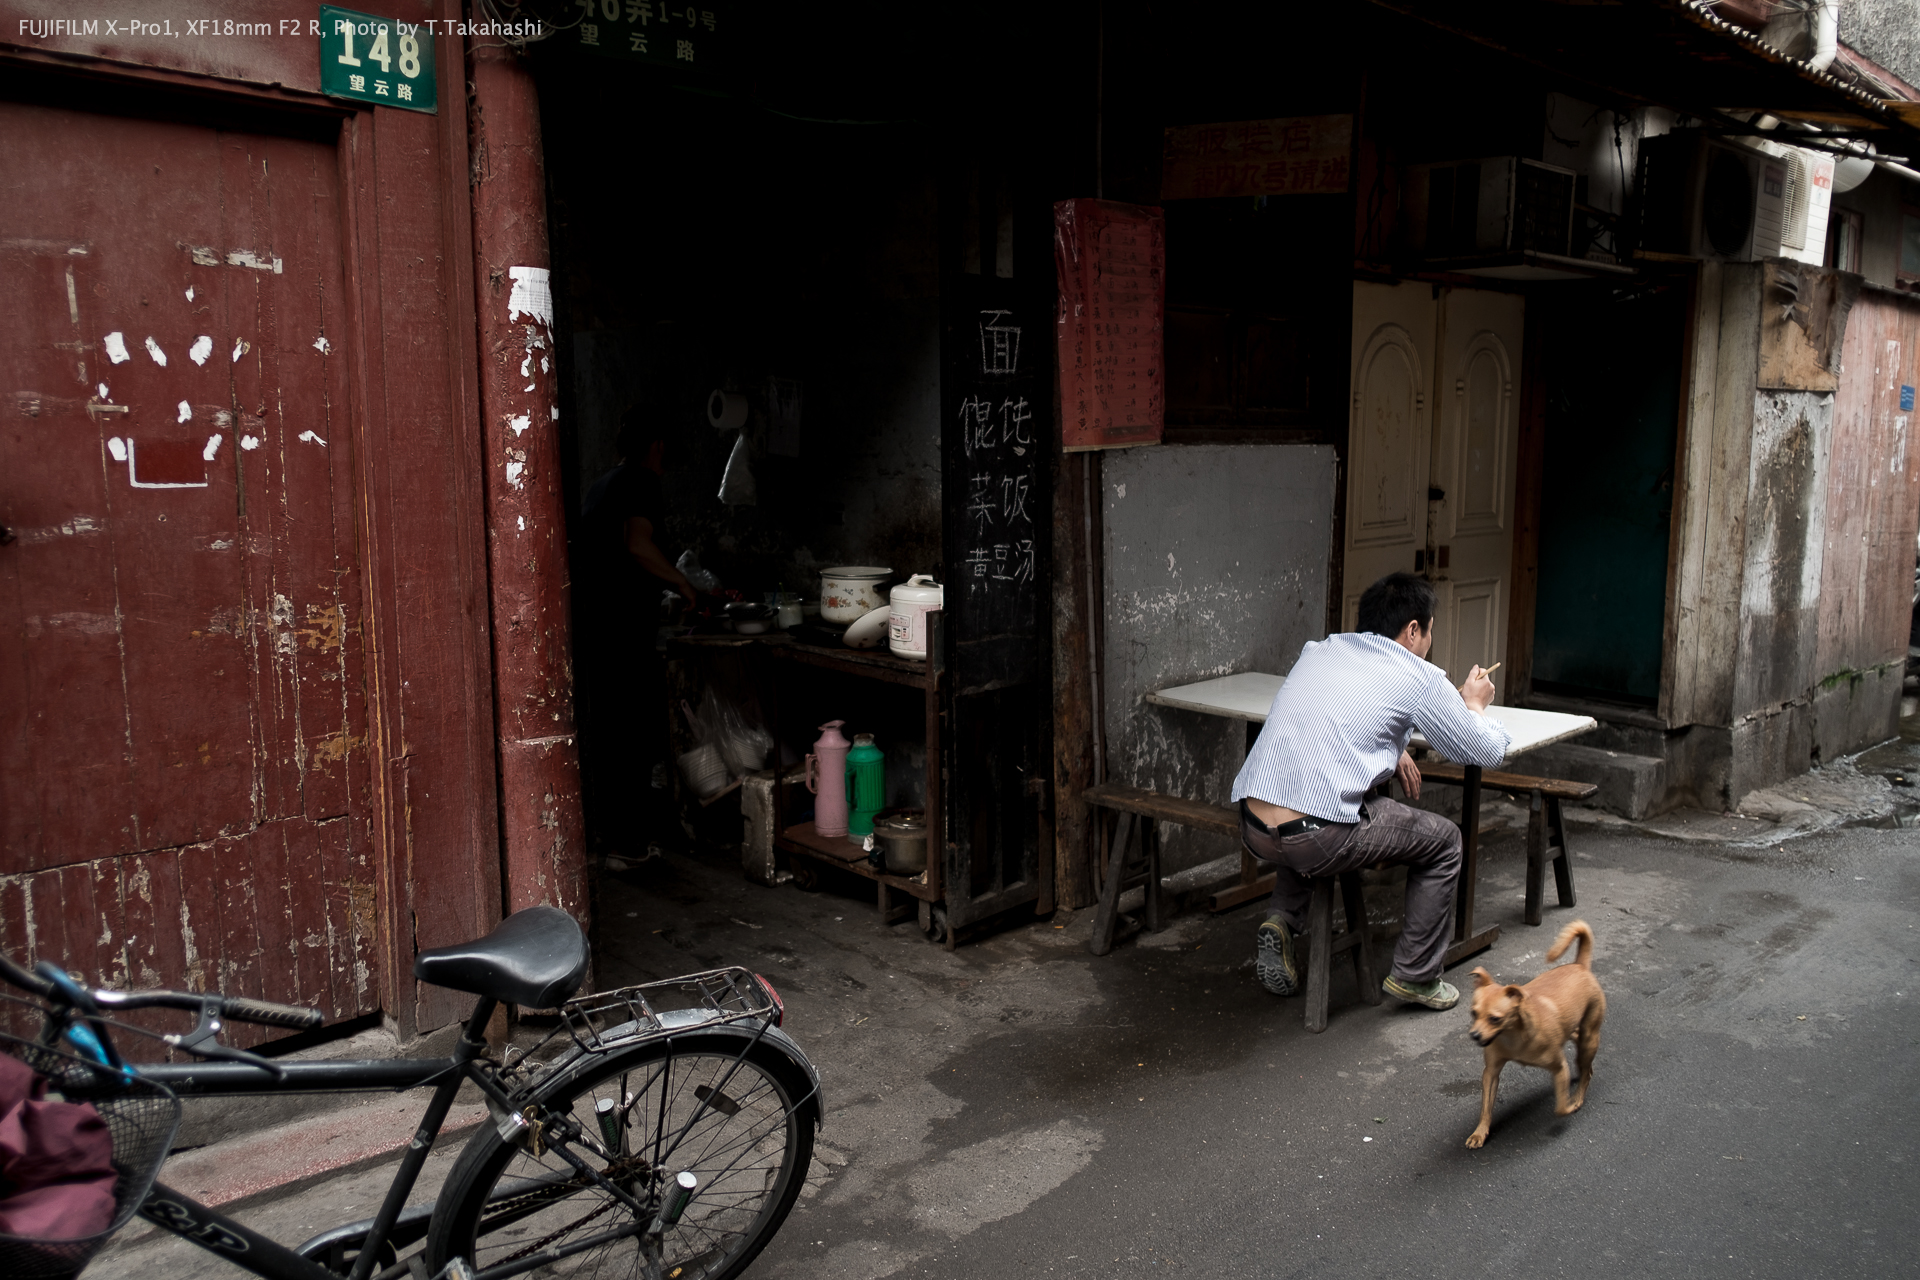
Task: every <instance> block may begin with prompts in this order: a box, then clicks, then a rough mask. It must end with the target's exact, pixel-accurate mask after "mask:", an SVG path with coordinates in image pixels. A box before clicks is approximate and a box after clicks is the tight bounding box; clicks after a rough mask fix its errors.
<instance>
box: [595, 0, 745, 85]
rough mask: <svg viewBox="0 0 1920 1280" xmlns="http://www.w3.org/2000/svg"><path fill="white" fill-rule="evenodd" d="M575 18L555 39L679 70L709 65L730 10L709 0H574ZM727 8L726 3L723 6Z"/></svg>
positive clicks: (726, 27) (727, 27) (703, 68)
mask: <svg viewBox="0 0 1920 1280" xmlns="http://www.w3.org/2000/svg"><path fill="white" fill-rule="evenodd" d="M573 8H574V9H576V10H577V11H578V14H579V21H578V22H576V23H574V24H573V25H572V26H569V27H562V28H561V29H560V34H559V36H558V37H557V39H558V40H559V41H560V42H562V43H565V44H570V45H573V46H575V47H577V48H579V49H580V50H581V51H583V52H585V53H597V54H600V55H602V56H603V57H608V58H631V59H637V60H638V61H641V62H653V63H658V64H661V65H663V66H669V67H678V68H679V69H681V70H683V71H712V70H713V69H714V67H715V64H716V63H717V62H718V61H719V58H718V57H717V55H718V54H719V53H720V52H721V43H722V41H725V40H727V39H730V38H731V34H730V33H731V30H732V23H731V21H730V19H731V18H732V16H733V15H732V13H731V12H723V11H721V10H716V8H715V7H714V4H713V0H696V2H695V3H693V4H687V3H684V0H683V2H682V3H679V4H673V3H669V0H573ZM722 8H723V9H728V10H730V9H731V6H722Z"/></svg>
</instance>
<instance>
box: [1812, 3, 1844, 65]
mask: <svg viewBox="0 0 1920 1280" xmlns="http://www.w3.org/2000/svg"><path fill="white" fill-rule="evenodd" d="M1839 52H1840V0H1816V3H1815V5H1814V8H1813V56H1812V57H1811V58H1808V59H1807V65H1808V66H1810V67H1812V68H1813V69H1814V70H1815V71H1825V70H1826V69H1827V68H1828V67H1829V66H1831V65H1833V59H1834V56H1835V55H1836V54H1838V53H1839Z"/></svg>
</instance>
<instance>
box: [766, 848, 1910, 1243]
mask: <svg viewBox="0 0 1920 1280" xmlns="http://www.w3.org/2000/svg"><path fill="white" fill-rule="evenodd" d="M1575 839H1576V841H1577V843H1576V849H1577V851H1578V853H1579V854H1580V855H1581V856H1579V857H1578V866H1577V870H1576V874H1577V877H1578V885H1579V888H1580V891H1581V893H1582V899H1581V903H1580V907H1579V909H1578V911H1577V912H1557V911H1552V910H1550V911H1549V912H1548V917H1547V924H1546V925H1545V926H1543V927H1542V928H1540V929H1529V928H1527V927H1526V926H1525V925H1524V924H1521V923H1519V921H1518V909H1519V894H1518V892H1517V889H1518V883H1519V881H1518V872H1519V869H1520V865H1521V864H1520V861H1519V857H1518V849H1517V842H1511V841H1509V842H1508V843H1506V844H1505V845H1503V846H1500V847H1499V848H1498V849H1497V852H1498V853H1499V854H1503V855H1504V857H1497V858H1496V860H1495V861H1494V862H1493V864H1492V865H1491V867H1490V868H1489V869H1488V873H1487V880H1486V882H1485V883H1486V888H1485V890H1484V893H1485V897H1484V898H1483V901H1486V902H1491V903H1496V904H1504V905H1505V906H1506V907H1507V909H1506V910H1504V911H1503V910H1501V909H1499V907H1498V906H1496V907H1495V909H1494V910H1492V911H1491V912H1488V913H1486V914H1491V915H1492V916H1493V918H1495V919H1502V918H1508V919H1511V920H1512V921H1513V923H1512V924H1510V925H1509V927H1508V929H1507V932H1506V936H1505V938H1504V939H1503V941H1502V943H1501V944H1500V946H1499V947H1497V948H1496V949H1495V951H1493V952H1492V953H1490V954H1489V955H1488V956H1487V957H1485V960H1486V963H1487V964H1488V965H1489V967H1490V968H1491V969H1492V970H1493V971H1494V972H1495V973H1496V974H1498V975H1500V976H1501V977H1502V978H1503V979H1504V978H1508V977H1511V978H1514V979H1516V980H1520V981H1524V980H1526V979H1527V978H1530V977H1531V976H1532V975H1533V974H1534V973H1535V972H1536V971H1537V969H1538V968H1539V967H1540V966H1541V963H1542V960H1541V955H1540V953H1541V951H1542V950H1543V949H1544V948H1545V946H1546V945H1548V943H1549V942H1550V941H1551V938H1552V935H1553V932H1554V931H1555V930H1557V928H1558V926H1559V925H1560V924H1562V923H1564V922H1565V921H1566V920H1568V919H1570V918H1572V917H1573V916H1574V915H1576V914H1577V915H1579V916H1581V917H1583V918H1585V919H1587V920H1588V921H1589V923H1590V924H1592V926H1593V927H1594V930H1595V932H1596V934H1597V935H1598V946H1597V951H1596V955H1597V958H1596V964H1595V968H1596V972H1597V973H1598V975H1599V976H1600V979H1601V981H1602V983H1603V984H1604V985H1605V987H1606V989H1607V991H1608V995H1609V1013H1608V1018H1607V1023H1606V1028H1605V1032H1604V1036H1603V1041H1602V1048H1601V1050H1600V1054H1599V1057H1598V1059H1597V1061H1596V1064H1595V1071H1594V1083H1593V1086H1592V1093H1591V1095H1590V1097H1589V1100H1588V1103H1587V1106H1586V1107H1585V1108H1584V1109H1583V1110H1582V1111H1580V1112H1578V1113H1576V1114H1575V1115H1573V1116H1570V1117H1567V1118H1564V1119H1562V1118H1557V1117H1555V1116H1554V1115H1553V1106H1552V1090H1551V1086H1550V1083H1549V1081H1548V1077H1547V1075H1546V1073H1545V1072H1541V1071H1536V1070H1533V1069H1530V1068H1525V1067H1519V1066H1509V1067H1508V1069H1507V1073H1506V1075H1505V1076H1504V1077H1503V1080H1502V1086H1501V1091H1500V1097H1499V1102H1498V1105H1497V1108H1496V1111H1495V1117H1494V1127H1493V1132H1492V1136H1491V1138H1490V1140H1489V1142H1488V1145H1487V1146H1486V1147H1485V1148H1484V1149H1482V1150H1479V1151H1469V1150H1467V1149H1466V1148H1465V1147H1464V1146H1463V1142H1464V1139H1465V1138H1466V1135H1467V1133H1468V1132H1469V1131H1470V1130H1471V1129H1472V1127H1473V1125H1474V1123H1475V1120H1476V1119H1477V1114H1478V1106H1479V1073H1480V1054H1479V1051H1478V1049H1477V1048H1476V1047H1475V1046H1474V1045H1473V1044H1472V1043H1471V1042H1470V1041H1469V1040H1468V1039H1467V1038H1466V1034H1465V1033H1466V1028H1467V1014H1466V1012H1465V1009H1464V1006H1463V1007H1462V1008H1461V1009H1457V1010H1455V1011H1453V1012H1450V1013H1433V1012H1430V1011H1426V1010H1420V1009H1414V1008H1410V1007H1406V1006H1391V1005H1383V1006H1381V1007H1379V1008H1371V1007H1367V1006H1364V1005H1360V1004H1356V1003H1346V1004H1339V1003H1337V1004H1336V1009H1335V1013H1334V1016H1333V1018H1332V1023H1331V1025H1330V1027H1329V1028H1328V1030H1327V1031H1326V1032H1325V1033H1324V1034H1323V1035H1320V1036H1312V1035H1309V1034H1307V1033H1306V1032H1305V1030H1304V1028H1303V1027H1302V1026H1301V1024H1300V1012H1299V1010H1300V1004H1299V1001H1297V1000H1276V999H1274V998H1272V997H1271V996H1268V995H1267V994H1266V993H1264V992H1263V991H1261V990H1260V989H1259V988H1258V986H1257V984H1255V983H1254V982H1253V980H1252V976H1251V971H1250V958H1251V947H1250V932H1251V929H1252V927H1253V925H1254V923H1255V922H1256V919H1257V917H1255V916H1254V914H1253V912H1252V911H1243V912H1241V913H1238V914H1236V915H1233V916H1230V917H1227V918H1225V919H1216V920H1205V919H1192V918H1188V919H1184V920H1183V921H1182V922H1181V923H1180V925H1178V926H1176V928H1175V929H1173V930H1170V931H1169V934H1171V935H1173V937H1174V938H1177V942H1176V943H1175V944H1174V945H1166V943H1167V942H1168V941H1169V940H1170V939H1169V938H1168V935H1161V937H1160V938H1157V939H1149V940H1147V941H1148V942H1149V943H1156V944H1158V945H1148V946H1137V945H1135V946H1127V947H1124V948H1122V949H1121V950H1119V951H1116V952H1115V953H1114V954H1113V955H1111V956H1109V957H1107V958H1106V959H1104V960H1094V959H1092V958H1091V957H1088V956H1086V955H1085V954H1084V952H1078V950H1077V948H1069V947H1064V946H1063V947H1060V948H1058V949H1057V950H1054V951H1053V952H1051V953H1050V954H1046V953H1043V954H1042V955H1041V956H1037V957H1031V958H1022V957H1018V956H1013V955H1008V956H1005V957H1004V958H1001V959H999V963H1000V964H1003V965H1008V966H1011V967H1013V968H1015V969H1016V970H1023V971H1024V970H1028V968H1029V966H1030V967H1031V970H1032V971H1030V972H1023V973H1021V974H1019V975H1018V976H1016V975H1008V978H1009V979H1010V980H1005V981H1000V982H996V981H995V978H994V976H993V973H992V970H993V968H994V967H995V960H993V959H990V958H989V954H990V953H994V952H1006V951H1010V950H1017V949H1021V945H1022V944H1021V939H1020V938H1019V937H1018V936H1017V935H1006V936H1003V937H1001V938H998V939H994V940H990V941H989V942H988V943H987V944H985V945H984V946H982V947H980V948H978V949H977V950H974V951H968V950H963V951H962V952H960V953H959V957H958V960H957V962H956V968H955V970H954V972H955V973H964V974H969V975H971V974H974V973H978V974H979V978H978V979H976V981H979V982H981V983H984V984H985V985H986V986H987V987H988V989H989V990H988V992H987V993H983V998H982V999H981V1000H980V1001H979V1003H978V1005H977V1006H976V1007H975V1008H973V1009H970V1010H968V1012H969V1013H970V1014H971V1015H972V1016H971V1017H970V1018H969V1020H968V1023H967V1024H966V1025H965V1026H962V1027H946V1028H945V1030H946V1031H949V1032H952V1033H954V1034H956V1035H957V1036H964V1039H956V1040H955V1041H954V1043H953V1048H952V1049H951V1050H950V1051H948V1052H944V1053H936V1054H932V1055H927V1056H925V1057H924V1058H918V1057H917V1058H915V1059H914V1067H915V1069H916V1079H915V1080H914V1081H913V1082H912V1083H911V1084H909V1083H907V1082H904V1081H898V1080H892V1081H890V1080H888V1079H887V1077H886V1074H885V1073H884V1072H881V1071H876V1070H874V1068H873V1067H871V1066H867V1067H863V1068H862V1069H861V1071H860V1077H859V1078H855V1079H848V1078H846V1077H845V1075H844V1074H843V1073H842V1072H841V1071H839V1070H837V1069H836V1068H837V1067H838V1066H839V1064H840V1062H841V1061H842V1058H843V1055H842V1053H841V1048H842V1046H843V1045H844V1044H845V1037H842V1036H817V1035H816V1036H813V1037H809V1035H808V1020H809V1014H810V1012H811V1010H810V1009H809V1007H808V1006H809V1000H808V998H807V997H808V995H810V994H811V986H812V983H813V982H814V981H815V980H816V979H814V978H813V976H812V975H808V977H807V978H806V979H803V980H802V981H803V982H804V984H805V985H807V986H808V987H809V991H808V992H805V993H799V994H796V995H795V996H794V998H793V1002H792V1003H793V1007H794V1010H795V1016H794V1020H793V1023H792V1025H793V1026H794V1028H795V1033H796V1035H798V1036H799V1037H800V1038H801V1040H802V1043H803V1044H808V1045H809V1046H811V1047H813V1048H814V1051H815V1053H816V1055H817V1056H818V1057H819V1058H820V1060H821V1062H822V1066H823V1069H824V1070H826V1071H827V1072H828V1075H829V1080H830V1083H829V1090H830V1093H829V1102H830V1103H832V1104H834V1106H835V1111H834V1113H833V1114H832V1115H831V1117H830V1119H829V1123H828V1127H827V1130H826V1132H825V1134H824V1135H823V1137H824V1139H825V1140H826V1141H827V1142H828V1143H830V1144H831V1143H835V1142H839V1143H844V1144H846V1145H847V1149H846V1151H845V1153H844V1154H845V1155H846V1157H847V1160H848V1164H847V1165H846V1166H845V1167H843V1168H841V1169H838V1170H835V1171H834V1174H833V1177H832V1178H830V1179H829V1180H828V1181H827V1182H826V1184H825V1185H824V1186H823V1187H822V1189H821V1190H820V1192H819V1194H817V1195H815V1196H813V1197H811V1198H810V1199H809V1200H808V1201H807V1202H805V1203H804V1204H803V1205H802V1206H801V1208H800V1210H799V1211H797V1212H796V1214H795V1215H794V1217H793V1218H792V1219H791V1220H790V1222H789V1224H788V1226H787V1228H786V1229H785V1230H784V1231H783V1232H782V1233H781V1235H780V1237H779V1238H778V1239H777V1241H776V1243H775V1245H774V1246H773V1247H772V1248H771V1249H770V1250H769V1251H768V1253H767V1254H766V1255H765V1257H764V1259H763V1261H762V1262H761V1263H760V1264H759V1265H758V1267H757V1268H756V1270H755V1272H754V1274H765V1275H768V1276H795V1277H797V1276H802V1275H819V1276H829V1275H830V1276H836V1277H849V1278H852V1277H870V1276H873V1277H877V1276H882V1275H891V1274H900V1275H940V1276H976V1275H980V1276H983V1275H1009V1274H1032V1275H1057V1276H1078V1275H1085V1276H1110V1275H1118V1274H1132V1273H1138V1274H1154V1273H1170V1272H1182V1273H1188V1274H1196V1275H1217V1276H1263V1277H1264V1276H1276V1277H1279V1276H1319V1275H1333V1274H1336V1273H1338V1274H1343V1275H1347V1274H1351V1275H1357V1276H1468V1275H1556V1274H1591V1275H1623V1274H1629V1273H1632V1274H1635V1275H1642V1276H1685V1277H1689V1278H1690V1280H1701V1278H1704V1277H1720V1276H1728V1277H1735V1276H1738V1277H1746V1276H1780V1277H1796V1278H1802V1277H1812V1276H1862V1275H1895V1274H1914V1273H1915V1272H1916V1271H1920V1263H1916V1260H1915V1256H1914V1246H1915V1244H1916V1240H1917V1237H1920V1231H1916V1223H1915V1211H1916V1208H1917V1207H1920V1169H1916V1167H1915V1160H1916V1158H1920V1149H1917V1148H1920V1144H1916V1142H1915V1135H1916V1134H1917V1133H1920V1102H1916V1088H1915V1086H1916V1084H1917V1083H1920V1079H1916V1076H1917V1075H1920V1072H1917V1071H1916V1065H1915V1055H1914V1052H1913V1050H1914V1045H1915V1041H1916V1028H1917V1027H1920V1020H1916V1016H1915V1012H1914V1009H1915V1004H1916V1001H1915V996H1916V995H1920V992H1916V990H1915V988H1916V987H1920V969H1917V968H1916V961H1915V955H1916V952H1917V951H1920V938H1917V937H1916V931H1915V925H1916V921H1920V915H1916V912H1915V906H1916V903H1920V833H1916V832H1913V831H1879V830H1851V831H1844V832H1839V833H1834V834H1831V835H1827V836H1823V837H1815V838H1812V839H1808V840H1805V841H1801V842H1797V843H1795V844H1792V845H1788V846H1786V848H1785V849H1784V850H1779V851H1775V850H1765V851H1753V850H1743V851H1730V850H1715V849H1711V848H1699V847H1688V846H1682V845H1677V844H1673V843H1669V842H1665V841H1648V840H1638V839H1608V838H1602V837H1599V836H1586V837H1585V838H1584V839H1583V838H1582V837H1581V836H1579V835H1578V834H1576V837H1575ZM1028 932H1032V931H1028ZM1058 932H1059V933H1067V932H1077V931H1073V930H1068V931H1058ZM1062 941H1065V939H1064V938H1063V939H1062ZM922 967H923V966H920V965H916V966H915V968H916V969H921V968H922ZM1466 967H1470V966H1466ZM1049 970H1058V971H1059V973H1058V974H1057V976H1056V977H1055V978H1051V979H1050V978H1049V976H1048V971H1049ZM803 972H804V970H803ZM797 976H798V975H796V977H797ZM1454 976H1455V978H1456V979H1461V978H1463V977H1464V975H1463V974H1461V973H1459V972H1458V971H1456V973H1455V975H1454ZM924 980H925V979H924V978H923V979H922V981H924ZM957 981H966V979H965V978H952V979H949V982H957ZM1083 981H1084V982H1088V983H1090V984H1091V987H1092V999H1090V1000H1085V1001H1084V1002H1077V1003H1079V1007H1078V1008H1077V1009H1076V1010H1075V1011H1073V1013H1072V1014H1071V1016H1067V1017H1060V1016H1055V1015H1054V1014H1053V1013H1052V1012H1051V1011H1049V1010H1047V1009H1045V1008H1043V1007H1038V1006H1040V1005H1041V1004H1042V1003H1043V1002H1041V1001H1031V1002H1029V1001H1027V1000H1025V999H1023V997H1022V994H1021V992H1022V991H1023V990H1024V991H1025V992H1026V993H1028V994H1031V993H1034V992H1037V991H1042V990H1044V989H1046V988H1047V987H1049V986H1056V985H1057V986H1059V987H1061V988H1064V989H1065V990H1068V991H1077V990H1078V989H1079V987H1080V984H1081V983H1082V982H1083ZM789 985H794V983H792V982H790V984H789ZM1009 988H1012V989H1011V990H1009ZM1351 993H1352V987H1351V979H1350V977H1344V976H1343V975H1336V987H1335V996H1336V1001H1337V1002H1338V1001H1339V1000H1340V999H1341V997H1343V996H1345V997H1347V998H1349V999H1350V998H1351ZM996 996H997V998H996ZM933 1007H934V1009H935V1012H936V1013H938V1012H939V1009H938V1002H936V1005H935V1006H933ZM904 1012H905V1011H902V1013H894V1014H892V1015H891V1016H893V1017H896V1018H898V1017H901V1016H903V1013H904ZM875 1016H881V1015H875ZM870 1025H871V1022H869V1023H867V1024H863V1027H864V1026H870ZM928 1030H929V1031H932V1030H933V1028H931V1027H929V1028H928ZM933 1033H934V1034H936V1035H938V1034H941V1032H939V1031H935V1032H933ZM875 1034H881V1033H875ZM862 1056H864V1055H862ZM836 1077H837V1078H836ZM902 1091H906V1092H910V1093H912V1094H914V1095H915V1096H918V1097H922V1098H925V1099H926V1100H927V1101H929V1102H930V1103H932V1104H933V1105H932V1107H931V1108H930V1111H931V1114H929V1115H928V1116H927V1118H926V1120H925V1122H924V1123H922V1124H919V1125H914V1124H913V1121H912V1118H911V1117H908V1116H904V1115H901V1114H899V1113H900V1112H901V1110H902V1108H900V1107H899V1106H897V1105H890V1104H889V1102H888V1099H889V1098H890V1097H892V1096H894V1095H897V1094H899V1093H900V1092H902ZM903 1128H908V1129H912V1130H913V1132H912V1133H911V1138H912V1141H903V1140H902V1139H903V1138H905V1137H907V1136H908V1135H907V1134H904V1133H902V1132H900V1130H901V1129H903ZM863 1166H865V1167H863Z"/></svg>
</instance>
